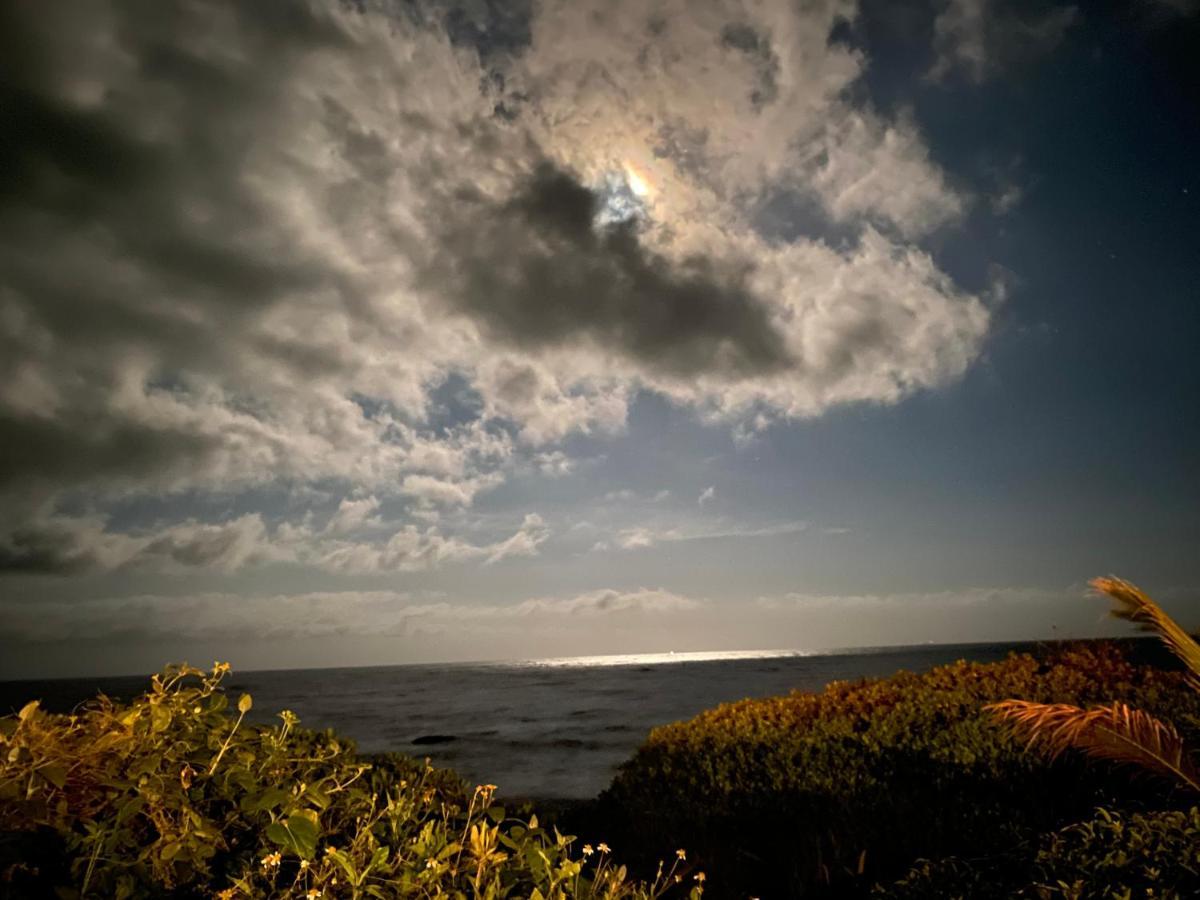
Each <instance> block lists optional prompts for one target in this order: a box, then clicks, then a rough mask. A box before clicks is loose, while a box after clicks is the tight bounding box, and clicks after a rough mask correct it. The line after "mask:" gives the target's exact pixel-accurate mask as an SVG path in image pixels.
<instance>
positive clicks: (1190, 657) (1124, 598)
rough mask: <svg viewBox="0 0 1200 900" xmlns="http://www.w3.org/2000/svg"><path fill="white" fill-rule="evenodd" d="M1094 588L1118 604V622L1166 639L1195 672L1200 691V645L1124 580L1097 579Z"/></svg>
mask: <svg viewBox="0 0 1200 900" xmlns="http://www.w3.org/2000/svg"><path fill="white" fill-rule="evenodd" d="M1092 587H1094V588H1095V589H1096V590H1098V591H1100V592H1101V593H1103V594H1107V595H1108V596H1109V597H1111V598H1112V599H1113V600H1115V601H1116V607H1115V608H1114V609H1113V611H1112V614H1113V615H1114V616H1116V617H1117V618H1118V619H1125V620H1127V621H1129V622H1135V623H1137V624H1138V625H1140V626H1141V629H1142V630H1143V631H1152V632H1154V633H1155V634H1157V635H1158V636H1159V637H1160V638H1162V641H1163V643H1164V644H1166V645H1167V646H1168V647H1170V648H1171V652H1172V653H1174V654H1175V655H1176V656H1178V657H1179V658H1180V659H1181V660H1182V661H1183V664H1184V665H1186V666H1187V667H1188V669H1189V670H1190V671H1191V679H1192V682H1193V684H1195V685H1196V686H1197V687H1200V644H1197V643H1196V641H1195V640H1194V639H1193V638H1192V636H1191V635H1190V634H1188V633H1187V632H1186V631H1184V630H1183V629H1182V628H1181V627H1179V625H1178V624H1177V623H1176V622H1175V620H1174V619H1172V618H1171V617H1170V616H1168V615H1167V614H1166V613H1165V612H1163V611H1162V609H1161V608H1160V607H1159V605H1158V604H1157V603H1155V602H1154V601H1153V600H1151V599H1150V598H1149V597H1147V596H1146V595H1145V594H1144V593H1143V592H1142V591H1141V590H1140V589H1139V588H1138V587H1136V586H1135V585H1132V584H1130V583H1129V582H1128V581H1125V580H1123V579H1121V578H1093V579H1092Z"/></svg>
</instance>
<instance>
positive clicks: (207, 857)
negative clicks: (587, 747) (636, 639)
mask: <svg viewBox="0 0 1200 900" xmlns="http://www.w3.org/2000/svg"><path fill="white" fill-rule="evenodd" d="M227 671H228V667H227V666H224V665H218V666H216V667H215V668H214V669H213V671H212V672H208V673H206V672H202V671H199V670H197V669H191V668H187V667H177V668H172V669H169V670H167V671H166V672H165V673H164V674H162V675H161V676H156V677H155V678H154V680H153V683H152V686H151V690H150V691H149V692H148V693H147V694H145V695H144V696H142V697H140V698H138V699H136V700H134V701H133V702H131V703H130V704H128V705H118V704H115V703H113V702H111V701H109V700H107V699H105V698H99V699H98V700H97V701H95V702H93V703H91V704H88V705H87V706H85V707H83V708H81V709H80V710H78V711H76V712H75V713H73V714H70V715H51V714H48V713H46V712H44V711H43V710H41V709H40V708H39V707H38V705H37V704H36V703H30V704H29V705H28V706H26V707H25V708H24V709H23V710H22V711H21V712H20V714H19V715H18V716H14V717H8V718H4V719H0V833H2V834H3V838H4V840H3V843H2V844H0V853H3V854H5V855H6V856H7V857H8V858H3V857H0V896H6V895H7V896H10V897H26V896H28V897H47V896H56V895H57V896H60V897H104V898H110V897H115V898H127V897H128V898H133V897H165V896H172V897H193V896H195V897H200V896H203V897H214V896H215V897H219V898H224V900H229V898H235V897H245V898H251V897H268V896H269V897H304V898H315V897H322V896H323V897H344V898H360V897H379V898H391V897H472V898H474V897H486V898H501V897H521V898H525V897H533V898H546V900H550V898H574V897H605V898H650V897H658V896H663V895H664V894H667V893H670V892H674V893H675V894H678V895H680V896H682V895H683V894H684V893H687V894H689V895H690V896H693V897H694V896H698V895H699V894H700V893H701V884H702V881H703V876H702V875H701V874H700V873H699V872H695V871H693V870H692V869H691V868H690V867H689V864H688V863H686V861H684V860H683V858H682V857H683V854H682V853H680V854H678V856H676V857H674V858H673V860H672V861H673V865H672V866H671V867H670V868H669V869H667V870H666V871H662V870H661V868H660V872H659V877H658V878H657V879H656V880H655V881H654V882H653V883H650V884H645V883H638V882H633V881H631V880H630V879H628V878H627V877H626V870H625V868H624V867H621V866H619V865H617V864H615V863H614V862H613V861H612V858H611V854H610V851H609V849H608V847H607V845H599V846H597V847H596V848H593V847H591V846H584V847H582V848H578V849H576V848H575V846H574V841H573V839H571V838H570V837H567V836H563V835H561V834H559V833H558V832H557V830H551V831H548V830H547V829H544V828H542V827H540V826H539V823H538V821H537V818H536V816H535V817H532V818H530V819H529V820H527V821H526V820H522V819H519V818H511V817H509V816H508V814H507V813H506V811H505V810H504V809H503V808H501V807H499V806H497V805H494V804H493V802H492V801H493V795H494V791H495V788H494V786H492V785H483V786H479V787H475V788H474V789H472V788H470V787H469V786H467V785H465V784H464V783H462V782H461V781H460V780H459V779H458V778H457V777H455V776H454V775H453V774H452V773H449V772H445V771H441V770H437V769H434V768H432V767H430V766H429V765H428V764H426V763H420V762H416V761H413V760H410V759H407V758H405V757H400V756H388V757H384V758H380V759H371V760H368V759H364V758H362V757H360V756H358V755H357V754H356V753H355V751H354V747H353V746H352V745H351V744H349V743H348V742H346V741H345V740H343V739H339V738H338V737H337V736H336V735H334V734H333V733H332V732H324V733H317V732H313V731H307V730H304V729H301V728H299V727H298V722H297V719H296V717H295V716H294V715H293V714H291V713H289V712H286V711H285V712H283V713H281V714H280V719H281V722H280V724H279V725H277V726H274V727H264V726H252V725H250V724H248V723H247V722H245V721H244V718H245V714H246V713H247V712H248V711H249V709H250V705H251V700H250V697H249V696H247V695H243V696H242V697H241V699H240V700H239V701H238V703H237V705H236V708H235V709H230V708H229V707H228V700H227V697H226V695H225V694H224V693H223V692H222V690H221V687H220V684H221V679H222V677H223V676H224V675H225V674H226V672H227Z"/></svg>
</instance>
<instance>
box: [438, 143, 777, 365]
mask: <svg viewBox="0 0 1200 900" xmlns="http://www.w3.org/2000/svg"><path fill="white" fill-rule="evenodd" d="M601 203H602V200H601V198H600V196H599V195H598V194H597V192H596V191H593V190H591V189H589V188H588V187H585V186H584V185H583V184H581V183H580V182H579V181H578V180H577V179H576V178H575V177H574V176H572V175H571V174H570V173H568V172H566V171H563V170H562V169H559V168H557V167H555V166H553V165H552V164H550V163H543V164H542V165H540V166H539V167H537V169H536V170H535V171H534V172H533V173H532V174H531V176H530V177H529V178H528V179H527V180H526V181H525V182H524V183H523V184H522V185H520V186H519V189H518V191H517V192H516V194H515V195H514V196H512V197H511V198H509V199H508V200H506V201H503V202H500V203H494V202H492V201H490V200H488V199H484V198H481V197H478V196H460V197H459V204H460V208H459V209H458V210H457V211H456V212H457V215H458V217H459V218H460V221H461V224H459V225H458V226H457V227H456V228H455V229H453V230H452V231H451V232H450V233H449V234H448V235H447V237H446V243H445V246H444V248H443V253H442V254H441V255H440V257H439V259H438V261H437V263H436V264H435V266H434V267H433V268H432V269H431V270H430V271H429V272H428V273H427V274H426V277H427V279H428V280H429V281H430V282H433V283H437V284H438V285H440V286H441V287H442V290H443V292H444V293H445V294H446V295H447V296H449V297H450V298H451V301H452V302H453V304H454V305H455V306H456V307H457V308H458V309H459V310H461V311H462V312H465V313H467V314H469V315H470V316H472V317H473V318H475V319H477V320H478V321H480V322H482V323H483V324H484V325H485V326H486V327H487V328H488V329H489V330H490V331H491V332H492V333H493V334H494V335H495V336H497V337H499V338H501V339H503V340H505V341H507V342H510V343H512V344H514V345H516V346H519V347H524V348H537V347H544V346H548V345H563V344H567V345H570V344H574V343H579V342H584V341H586V342H590V343H591V344H592V345H594V346H595V347H597V348H599V349H601V350H602V351H604V352H609V353H613V354H616V355H619V356H622V357H625V358H628V359H632V360H634V361H636V362H637V363H639V364H641V365H644V366H646V367H647V368H649V369H651V370H654V371H657V372H659V373H662V374H667V375H674V376H689V375H697V374H700V373H702V372H707V373H714V374H720V375H722V376H724V377H733V378H738V377H747V376H752V375H758V374H764V373H769V372H772V371H777V370H780V369H783V368H785V367H786V366H788V365H789V362H790V360H789V356H788V353H787V350H786V348H785V346H784V341H783V338H782V337H781V335H780V334H779V332H778V331H777V330H776V329H775V328H774V327H773V324H772V322H771V318H770V315H769V314H768V312H767V310H766V308H765V307H764V305H763V304H762V303H761V302H760V301H759V300H758V299H757V298H756V297H755V296H754V295H753V294H752V292H751V291H750V289H749V287H748V286H747V279H748V276H749V274H750V271H751V267H750V265H749V264H729V263H723V262H718V261H715V260H711V259H706V258H701V257H692V258H689V259H685V260H683V261H682V262H678V263H674V262H672V261H669V260H667V259H666V258H665V257H663V256H661V255H660V254H658V253H655V252H653V251H651V250H648V249H646V248H645V247H643V246H642V244H641V242H640V241H639V237H638V229H637V224H636V220H632V219H631V220H626V221H623V222H618V223H615V224H611V225H603V224H599V223H598V222H597V216H598V214H599V212H600V207H601Z"/></svg>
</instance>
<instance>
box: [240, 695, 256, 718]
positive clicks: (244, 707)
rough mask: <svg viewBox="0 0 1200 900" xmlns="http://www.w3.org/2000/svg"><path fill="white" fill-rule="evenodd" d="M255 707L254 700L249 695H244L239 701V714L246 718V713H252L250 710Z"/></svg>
mask: <svg viewBox="0 0 1200 900" xmlns="http://www.w3.org/2000/svg"><path fill="white" fill-rule="evenodd" d="M253 706H254V698H253V697H251V696H250V695H249V694H242V696H241V698H240V699H239V700H238V712H240V713H241V714H242V715H243V716H244V715H245V714H246V713H248V712H250V709H251V707H253Z"/></svg>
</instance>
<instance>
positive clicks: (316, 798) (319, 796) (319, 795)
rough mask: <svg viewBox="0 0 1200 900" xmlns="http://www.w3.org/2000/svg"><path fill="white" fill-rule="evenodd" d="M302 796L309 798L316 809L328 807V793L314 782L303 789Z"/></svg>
mask: <svg viewBox="0 0 1200 900" xmlns="http://www.w3.org/2000/svg"><path fill="white" fill-rule="evenodd" d="M304 796H305V797H307V798H308V799H309V800H311V801H312V802H313V805H314V806H316V807H317V809H320V810H325V809H328V808H329V802H330V801H329V795H328V794H327V793H325V792H324V791H323V790H321V788H320V787H318V786H317V785H315V784H310V785H309V786H308V787H306V788H305V789H304Z"/></svg>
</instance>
